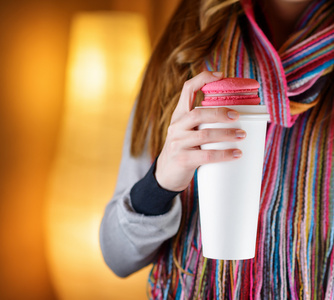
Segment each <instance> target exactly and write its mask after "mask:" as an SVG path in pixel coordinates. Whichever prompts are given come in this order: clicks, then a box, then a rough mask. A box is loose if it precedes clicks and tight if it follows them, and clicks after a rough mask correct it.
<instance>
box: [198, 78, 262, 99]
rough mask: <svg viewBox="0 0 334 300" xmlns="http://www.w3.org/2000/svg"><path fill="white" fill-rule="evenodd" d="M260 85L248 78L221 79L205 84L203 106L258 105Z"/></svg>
mask: <svg viewBox="0 0 334 300" xmlns="http://www.w3.org/2000/svg"><path fill="white" fill-rule="evenodd" d="M259 87H260V84H259V83H258V82H257V81H256V80H255V79H250V78H223V79H221V80H218V81H214V82H211V83H208V84H206V85H205V86H204V87H203V88H202V89H201V90H202V92H203V93H204V100H203V101H202V105H203V106H228V105H258V104H259V103H260V98H259V96H258V89H259Z"/></svg>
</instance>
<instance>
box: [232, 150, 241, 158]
mask: <svg viewBox="0 0 334 300" xmlns="http://www.w3.org/2000/svg"><path fill="white" fill-rule="evenodd" d="M241 156H242V152H241V151H240V150H238V149H237V150H233V157H235V158H239V157H241Z"/></svg>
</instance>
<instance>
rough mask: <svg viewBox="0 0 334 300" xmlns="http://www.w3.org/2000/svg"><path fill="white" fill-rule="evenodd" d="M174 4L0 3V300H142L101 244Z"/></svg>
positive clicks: (110, 0) (142, 283) (102, 0)
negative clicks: (125, 145) (145, 78)
mask: <svg viewBox="0 0 334 300" xmlns="http://www.w3.org/2000/svg"><path fill="white" fill-rule="evenodd" d="M178 2H179V0H80V1H78V0H66V1H64V0H45V1H39V0H20V1H18V0H11V1H1V2H0V68H1V71H0V97H1V98H0V99H1V102H0V105H1V106H0V154H1V155H0V164H1V166H0V176H1V180H0V193H1V194H0V243H1V245H0V299H5V300H7V299H69V300H75V299H96V300H99V299H115V300H118V299H120V300H124V299H125V300H126V299H136V300H140V299H146V280H147V276H148V272H149V268H146V269H144V270H141V271H139V272H137V273H135V274H134V275H132V276H130V277H129V278H126V279H120V278H117V277H116V276H115V275H113V274H112V272H111V271H110V270H109V269H108V268H107V267H106V265H105V264H104V262H103V258H102V256H101V253H100V249H99V243H98V230H99V224H100V221H101V218H102V215H103V211H104V207H105V205H106V203H107V202H108V201H109V199H110V197H111V196H112V194H113V190H114V187H115V183H116V178H117V172H118V166H119V161H120V158H121V150H122V142H123V137H124V131H125V127H126V123H127V120H128V117H129V113H130V111H131V107H132V105H133V102H134V100H135V97H136V93H137V91H138V86H139V84H140V78H141V75H142V72H143V70H144V68H145V65H146V63H147V60H148V58H149V56H150V53H151V51H152V49H153V48H154V45H155V43H156V42H157V40H158V39H159V36H160V35H161V34H162V31H163V29H164V28H165V26H166V24H167V22H168V20H169V18H170V16H171V14H172V12H173V11H174V9H175V7H176V5H177V4H178Z"/></svg>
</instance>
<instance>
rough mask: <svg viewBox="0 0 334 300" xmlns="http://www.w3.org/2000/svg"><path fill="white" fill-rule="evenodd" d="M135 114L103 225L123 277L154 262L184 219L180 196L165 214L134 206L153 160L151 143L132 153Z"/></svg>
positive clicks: (109, 253)
mask: <svg viewBox="0 0 334 300" xmlns="http://www.w3.org/2000/svg"><path fill="white" fill-rule="evenodd" d="M133 115H134V113H133V112H132V114H131V117H130V121H129V123H128V127H127V130H126V135H125V140H124V146H123V154H122V160H121V164H120V170H119V174H118V180H117V184H116V189H115V192H114V195H113V197H112V199H111V201H110V202H109V203H108V205H107V206H106V209H105V213H104V216H103V219H102V222H101V227H100V246H101V250H102V254H103V257H104V260H105V262H106V263H107V265H108V266H109V267H110V269H111V270H112V271H113V272H114V273H115V274H116V275H118V276H120V277H126V276H128V275H130V274H131V273H133V272H135V271H138V270H139V269H141V268H143V267H145V266H146V265H148V264H150V263H151V262H152V261H153V260H154V258H155V256H156V254H157V251H158V250H159V247H160V246H161V244H162V243H163V242H164V241H166V240H167V239H169V238H171V237H172V236H174V235H175V234H176V233H177V230H178V228H179V225H180V220H181V201H180V197H179V196H176V197H175V198H174V200H173V202H172V205H171V209H170V210H169V211H168V212H167V213H164V214H161V215H154V216H147V215H144V214H140V213H137V212H136V211H135V210H134V208H133V206H132V202H131V197H130V191H131V189H132V187H133V186H134V185H135V184H136V183H137V182H138V181H139V180H141V179H142V178H143V177H144V176H145V175H146V173H147V171H148V170H149V169H150V166H151V164H152V159H151V157H150V155H149V153H148V151H147V145H146V147H145V151H144V152H143V154H142V155H141V156H140V157H138V158H134V157H132V156H131V154H130V143H131V129H132V121H133ZM146 144H147V143H146ZM155 200H156V201H159V199H155ZM150 201H151V200H150Z"/></svg>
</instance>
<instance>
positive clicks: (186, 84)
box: [183, 79, 191, 91]
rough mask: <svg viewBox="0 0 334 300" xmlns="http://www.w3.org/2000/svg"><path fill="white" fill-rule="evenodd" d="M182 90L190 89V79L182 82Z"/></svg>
mask: <svg viewBox="0 0 334 300" xmlns="http://www.w3.org/2000/svg"><path fill="white" fill-rule="evenodd" d="M183 90H185V91H190V90H191V80H190V79H189V80H187V81H185V82H184V84H183Z"/></svg>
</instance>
